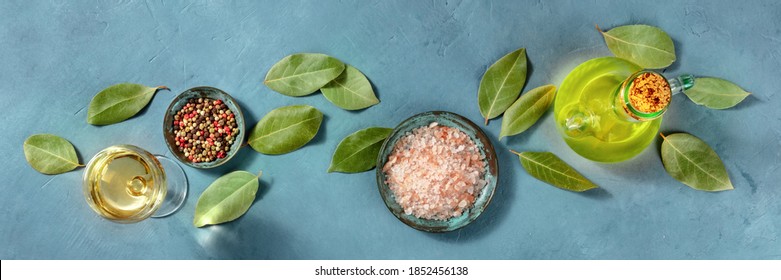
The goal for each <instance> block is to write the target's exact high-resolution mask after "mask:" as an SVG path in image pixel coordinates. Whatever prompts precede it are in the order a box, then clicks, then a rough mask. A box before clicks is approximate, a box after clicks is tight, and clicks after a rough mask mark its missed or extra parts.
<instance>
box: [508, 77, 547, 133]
mask: <svg viewBox="0 0 781 280" xmlns="http://www.w3.org/2000/svg"><path fill="white" fill-rule="evenodd" d="M555 95H556V86H554V85H544V86H541V87H538V88H535V89H532V90H530V91H528V92H527V93H524V94H522V95H521V98H518V100H516V101H515V103H513V105H511V106H510V108H508V109H507V111H505V112H504V117H503V118H502V130H501V131H500V132H499V140H502V137H505V136H512V135H516V134H519V133H521V132H524V131H525V130H526V129H528V128H529V127H531V126H532V125H533V124H534V123H536V122H537V120H539V119H540V117H542V115H543V114H544V113H545V111H547V110H548V108H549V107H550V105H551V104H553V98H554V97H555Z"/></svg>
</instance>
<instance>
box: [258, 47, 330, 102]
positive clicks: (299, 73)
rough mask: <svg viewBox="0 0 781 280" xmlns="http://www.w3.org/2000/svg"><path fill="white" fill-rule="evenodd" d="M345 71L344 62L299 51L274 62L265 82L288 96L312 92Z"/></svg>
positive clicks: (322, 55) (318, 54)
mask: <svg viewBox="0 0 781 280" xmlns="http://www.w3.org/2000/svg"><path fill="white" fill-rule="evenodd" d="M342 71H344V63H342V62H341V61H339V60H338V59H336V58H333V57H330V56H327V55H324V54H320V53H297V54H292V55H289V56H286V57H284V58H282V60H280V61H279V62H277V63H276V64H274V66H272V67H271V69H270V70H268V73H267V74H266V79H265V81H264V82H263V83H264V84H266V86H268V87H269V88H271V89H272V90H274V91H276V92H279V93H281V94H284V95H287V96H304V95H309V94H312V93H313V92H315V91H317V90H318V89H320V88H321V87H323V86H325V85H326V84H327V83H328V82H330V81H331V80H333V79H335V78H336V77H338V76H339V74H341V73H342Z"/></svg>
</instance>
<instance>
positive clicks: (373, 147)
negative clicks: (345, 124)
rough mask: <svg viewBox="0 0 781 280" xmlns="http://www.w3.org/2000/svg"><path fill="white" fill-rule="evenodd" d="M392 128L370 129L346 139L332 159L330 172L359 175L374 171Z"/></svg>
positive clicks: (360, 131) (357, 132) (355, 133)
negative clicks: (370, 170)
mask: <svg viewBox="0 0 781 280" xmlns="http://www.w3.org/2000/svg"><path fill="white" fill-rule="evenodd" d="M392 131H393V129H392V128H385V127H370V128H366V129H362V130H359V131H356V132H354V133H353V134H350V135H348V136H347V137H345V138H344V139H343V140H342V142H339V145H337V146H336V151H334V155H333V157H332V159H331V166H330V167H328V172H343V173H358V172H363V171H366V170H369V169H372V168H373V167H374V166H375V165H376V164H377V155H378V154H379V153H380V148H381V147H382V143H383V142H384V141H385V139H386V138H388V136H390V134H391V132H392Z"/></svg>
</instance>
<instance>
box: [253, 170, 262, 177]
mask: <svg viewBox="0 0 781 280" xmlns="http://www.w3.org/2000/svg"><path fill="white" fill-rule="evenodd" d="M260 176H263V170H258V176H256V177H255V178H258V179H260Z"/></svg>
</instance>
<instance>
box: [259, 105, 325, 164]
mask: <svg viewBox="0 0 781 280" xmlns="http://www.w3.org/2000/svg"><path fill="white" fill-rule="evenodd" d="M322 121H323V113H321V112H320V111H318V110H317V109H316V108H315V107H312V106H308V105H292V106H286V107H281V108H277V109H274V110H272V111H271V112H269V113H268V114H266V116H264V117H263V118H262V119H261V120H260V121H259V122H258V124H256V125H255V128H253V129H252V132H251V133H250V135H249V139H248V140H247V143H249V145H250V146H251V147H252V149H255V151H258V152H261V153H264V154H271V155H278V154H284V153H289V152H292V151H295V150H296V149H298V148H301V147H303V146H304V145H306V143H308V142H309V141H310V140H312V138H314V137H315V135H316V134H317V131H318V130H319V129H320V123H322Z"/></svg>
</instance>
